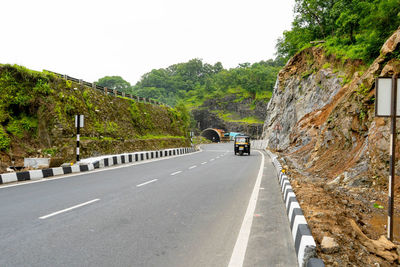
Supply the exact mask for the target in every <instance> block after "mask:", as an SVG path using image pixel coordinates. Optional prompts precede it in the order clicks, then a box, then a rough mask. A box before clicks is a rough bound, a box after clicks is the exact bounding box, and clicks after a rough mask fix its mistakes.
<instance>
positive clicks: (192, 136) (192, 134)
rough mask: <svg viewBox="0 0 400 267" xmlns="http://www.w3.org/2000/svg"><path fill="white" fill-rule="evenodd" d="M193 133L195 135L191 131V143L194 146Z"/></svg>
mask: <svg viewBox="0 0 400 267" xmlns="http://www.w3.org/2000/svg"><path fill="white" fill-rule="evenodd" d="M193 135H194V133H193V132H190V144H191V146H193Z"/></svg>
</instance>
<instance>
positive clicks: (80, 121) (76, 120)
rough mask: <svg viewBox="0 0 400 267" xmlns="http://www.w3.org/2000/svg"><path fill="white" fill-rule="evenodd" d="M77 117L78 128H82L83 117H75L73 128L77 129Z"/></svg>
mask: <svg viewBox="0 0 400 267" xmlns="http://www.w3.org/2000/svg"><path fill="white" fill-rule="evenodd" d="M78 116H79V127H81V128H82V127H83V122H84V116H83V115H75V128H78Z"/></svg>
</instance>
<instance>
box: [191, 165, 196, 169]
mask: <svg viewBox="0 0 400 267" xmlns="http://www.w3.org/2000/svg"><path fill="white" fill-rule="evenodd" d="M196 167H197V166H196V165H194V166H191V167H189V170H191V169H194V168H196Z"/></svg>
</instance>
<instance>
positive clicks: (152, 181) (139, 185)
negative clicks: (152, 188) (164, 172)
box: [136, 179, 158, 187]
mask: <svg viewBox="0 0 400 267" xmlns="http://www.w3.org/2000/svg"><path fill="white" fill-rule="evenodd" d="M156 181H158V179H153V180H151V181H147V182H144V183H142V184H138V185H136V187H141V186H144V185H146V184H149V183H154V182H156Z"/></svg>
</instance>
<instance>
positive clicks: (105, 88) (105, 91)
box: [104, 87, 108, 95]
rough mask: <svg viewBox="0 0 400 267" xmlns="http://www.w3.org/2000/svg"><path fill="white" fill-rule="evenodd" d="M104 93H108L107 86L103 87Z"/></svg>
mask: <svg viewBox="0 0 400 267" xmlns="http://www.w3.org/2000/svg"><path fill="white" fill-rule="evenodd" d="M104 94H105V95H108V90H107V87H104Z"/></svg>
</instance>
